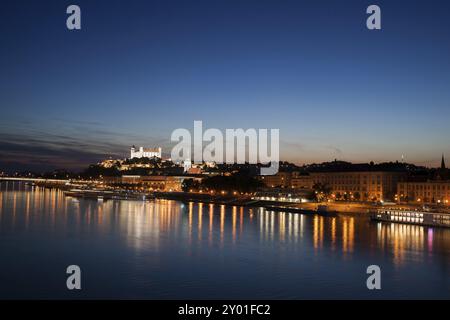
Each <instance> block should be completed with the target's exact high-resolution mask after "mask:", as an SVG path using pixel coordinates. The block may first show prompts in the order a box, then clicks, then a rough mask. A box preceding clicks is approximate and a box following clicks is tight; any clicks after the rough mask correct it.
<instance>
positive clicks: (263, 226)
mask: <svg viewBox="0 0 450 320" xmlns="http://www.w3.org/2000/svg"><path fill="white" fill-rule="evenodd" d="M69 265H78V266H79V267H80V269H81V286H82V288H81V290H68V289H67V287H66V279H67V277H68V274H66V268H67V267H68V266H69ZM370 265H378V266H379V267H380V269H381V290H368V289H367V286H366V280H367V278H368V277H369V275H368V274H367V273H366V271H367V267H368V266H370ZM0 298H3V299H4V298H8V299H9V298H39V299H42V298H62V299H66V298H73V299H78V298H121V299H122V298H123V299H132V298H134V299H200V298H201V299H219V298H222V299H316V298H333V299H345V298H362V299H385V298H446V299H448V298H450V229H438V228H427V227H421V226H410V225H400V224H385V223H375V222H371V221H369V219H368V218H367V217H366V216H364V215H361V216H355V215H342V216H339V217H322V216H317V215H300V214H290V213H274V212H270V211H265V210H263V209H257V208H253V209H250V208H242V207H233V206H230V207H228V206H221V205H209V204H195V203H186V204H183V203H181V202H176V201H166V200H156V201H154V202H141V201H123V200H122V201H105V202H98V201H94V200H77V199H74V198H69V197H65V196H64V194H63V192H61V191H59V190H49V189H43V188H32V187H30V186H26V185H24V184H22V183H19V182H1V183H0Z"/></svg>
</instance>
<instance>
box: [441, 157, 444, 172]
mask: <svg viewBox="0 0 450 320" xmlns="http://www.w3.org/2000/svg"><path fill="white" fill-rule="evenodd" d="M441 169H442V170H445V160H444V154H442V161H441Z"/></svg>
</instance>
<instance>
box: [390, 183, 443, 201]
mask: <svg viewBox="0 0 450 320" xmlns="http://www.w3.org/2000/svg"><path fill="white" fill-rule="evenodd" d="M397 200H398V201H399V202H416V203H441V204H446V205H448V204H449V201H450V181H449V180H446V181H443V180H429V181H425V182H400V183H399V184H398V193H397Z"/></svg>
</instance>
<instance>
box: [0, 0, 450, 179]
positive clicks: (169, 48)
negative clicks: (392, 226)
mask: <svg viewBox="0 0 450 320" xmlns="http://www.w3.org/2000/svg"><path fill="white" fill-rule="evenodd" d="M77 4H78V5H79V6H80V7H81V10H82V29H81V30H79V31H73V32H72V31H68V30H67V29H66V28H65V19H66V17H67V15H66V14H65V8H66V7H67V5H68V3H65V2H57V1H54V2H51V1H50V2H46V3H34V2H32V1H29V2H26V6H24V5H23V3H21V4H16V3H8V4H5V5H4V6H3V10H2V11H1V13H0V27H1V30H2V34H3V35H4V37H3V38H4V39H3V41H4V45H3V46H2V48H0V67H1V69H2V70H4V72H2V74H1V75H0V96H1V97H2V98H1V100H0V106H1V111H2V117H1V119H0V170H3V169H7V170H15V169H18V170H20V169H31V170H39V168H42V169H50V168H68V169H74V168H82V167H84V166H86V165H87V164H89V163H93V162H96V161H98V160H101V159H104V158H106V157H108V156H113V157H118V156H124V155H126V153H127V150H128V148H129V147H130V146H131V145H133V144H136V145H160V146H162V147H163V149H164V150H165V152H166V153H168V152H169V150H170V146H172V145H173V144H171V143H170V133H171V132H172V131H173V130H175V129H177V128H185V127H187V128H190V127H191V126H192V125H191V124H192V122H193V121H194V120H203V121H204V122H205V125H206V126H207V127H215V128H244V129H245V128H279V129H280V144H281V145H280V155H281V160H285V161H289V162H293V163H297V164H304V163H312V162H316V163H317V162H323V161H330V160H333V159H339V160H345V161H351V162H369V161H374V162H384V161H396V160H399V161H400V160H401V159H402V155H403V156H404V160H405V161H406V162H410V163H415V164H418V165H425V166H429V167H438V166H439V163H440V160H441V155H442V153H444V155H445V156H446V157H448V156H449V150H450V145H449V143H448V141H447V140H448V138H447V137H448V136H449V133H450V129H449V127H448V124H447V122H448V120H447V119H448V116H449V115H450V108H448V104H449V101H450V93H449V92H448V90H447V87H448V83H450V72H449V71H450V64H449V62H448V59H447V57H448V55H449V54H450V45H449V44H448V41H447V39H448V36H449V35H450V26H449V24H448V22H447V16H446V10H437V11H436V10H432V9H430V7H429V6H428V5H427V3H426V2H414V3H409V2H407V1H398V2H396V3H390V2H386V1H377V4H378V5H379V6H380V7H381V9H382V12H383V28H382V30H378V31H373V32H372V31H369V30H367V28H366V27H365V19H366V17H367V15H366V13H365V9H366V8H367V5H368V4H370V3H368V2H366V1H348V2H347V3H346V5H345V6H341V5H340V4H339V3H329V2H326V3H325V2H321V1H318V2H312V1H308V2H298V1H284V2H283V3H282V4H281V5H280V3H279V2H277V3H275V2H274V1H262V2H261V1H258V2H256V1H244V2H243V1H226V2H225V1H218V2H215V3H213V4H212V3H208V2H206V1H197V2H195V3H189V4H187V3H182V2H178V1H171V2H167V3H157V4H156V3H153V2H145V3H144V2H138V3H133V4H124V3H123V2H122V3H121V2H120V1H108V2H106V1H96V2H95V3H92V2H88V1H78V2H77ZM438 5H439V6H440V7H442V8H448V7H449V5H448V4H447V3H445V2H444V1H442V2H437V4H436V6H438ZM106 8H107V9H108V10H106ZM411 28H414V29H415V30H417V32H415V33H414V37H412V36H411Z"/></svg>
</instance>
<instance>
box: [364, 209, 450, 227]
mask: <svg viewBox="0 0 450 320" xmlns="http://www.w3.org/2000/svg"><path fill="white" fill-rule="evenodd" d="M370 218H371V220H373V221H381V222H393V223H403V224H415V225H421V226H429V227H447V228H450V214H448V213H443V212H429V211H419V210H400V209H379V210H377V211H376V212H373V213H372V214H371V215H370Z"/></svg>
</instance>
